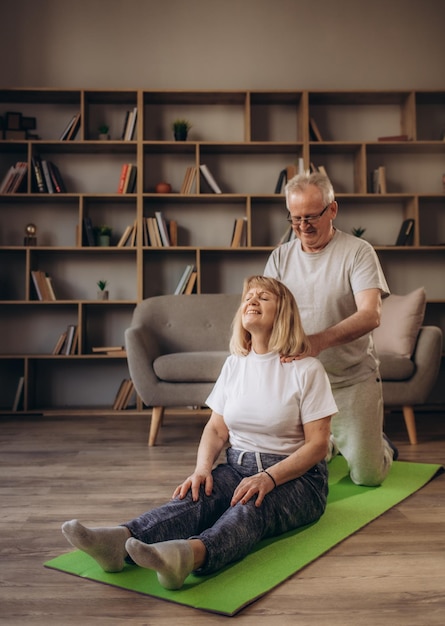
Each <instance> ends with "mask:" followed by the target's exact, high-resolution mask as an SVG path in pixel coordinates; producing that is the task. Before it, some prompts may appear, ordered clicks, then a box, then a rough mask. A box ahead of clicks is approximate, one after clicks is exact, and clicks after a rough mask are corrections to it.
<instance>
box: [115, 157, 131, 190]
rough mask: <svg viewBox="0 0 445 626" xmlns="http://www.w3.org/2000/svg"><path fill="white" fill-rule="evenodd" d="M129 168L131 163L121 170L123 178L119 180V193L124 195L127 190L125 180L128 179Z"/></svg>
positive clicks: (124, 165)
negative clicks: (125, 189)
mask: <svg viewBox="0 0 445 626" xmlns="http://www.w3.org/2000/svg"><path fill="white" fill-rule="evenodd" d="M128 168H129V163H124V164H123V165H122V169H121V177H120V179H119V185H118V188H117V193H124V188H125V180H126V178H127V172H128Z"/></svg>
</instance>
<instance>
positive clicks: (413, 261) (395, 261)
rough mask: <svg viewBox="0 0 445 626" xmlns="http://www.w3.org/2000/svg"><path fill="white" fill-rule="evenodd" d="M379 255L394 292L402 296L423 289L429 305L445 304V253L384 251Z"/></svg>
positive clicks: (379, 252)
mask: <svg viewBox="0 0 445 626" xmlns="http://www.w3.org/2000/svg"><path fill="white" fill-rule="evenodd" d="M377 254H378V256H379V258H380V261H381V264H382V268H383V272H384V274H385V276H386V280H387V282H388V285H389V288H390V290H391V291H392V292H394V293H397V294H400V295H403V294H406V293H409V292H411V291H413V290H414V289H417V288H418V287H422V286H423V287H425V291H426V296H427V300H428V301H430V300H440V301H442V302H445V282H444V280H443V267H444V250H439V249H437V248H426V249H425V248H409V249H407V250H404V249H403V248H393V249H388V248H385V249H378V250H377Z"/></svg>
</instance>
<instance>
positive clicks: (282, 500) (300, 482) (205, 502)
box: [123, 448, 328, 575]
mask: <svg viewBox="0 0 445 626" xmlns="http://www.w3.org/2000/svg"><path fill="white" fill-rule="evenodd" d="M283 458H285V457H284V456H281V455H276V454H264V453H255V452H243V451H240V450H233V449H232V448H229V449H228V450H227V463H223V464H221V465H218V466H217V467H215V468H214V470H213V472H212V474H213V492H212V495H211V496H206V495H205V493H204V490H203V487H202V486H201V493H200V497H199V500H198V501H197V502H193V500H192V498H191V493H190V492H189V493H188V494H187V496H186V497H185V498H184V499H183V500H179V499H178V498H175V499H174V500H170V502H167V503H166V504H164V505H163V506H161V507H159V508H156V509H153V510H151V511H147V512H146V513H143V514H142V515H140V516H139V517H137V518H135V519H133V520H131V521H130V522H127V523H125V524H123V526H125V527H126V528H128V530H129V531H130V532H131V534H132V535H133V537H136V539H139V540H140V541H142V542H144V543H156V542H159V541H169V540H171V539H200V540H201V541H202V542H203V543H204V545H205V547H206V549H207V560H206V562H205V564H204V565H203V566H202V567H201V568H200V569H199V570H198V571H197V572H196V573H198V574H203V575H204V574H210V573H213V572H216V571H218V570H219V569H221V568H222V567H224V566H225V565H227V564H228V563H231V562H233V561H236V560H238V559H241V558H243V557H244V556H246V555H247V554H248V553H249V552H250V551H251V550H252V548H253V547H254V546H255V545H256V544H257V543H258V542H259V541H261V540H262V539H265V538H266V537H274V536H276V535H280V534H282V533H285V532H287V531H289V530H293V529H295V528H298V527H300V526H305V525H306V524H310V523H311V522H314V521H316V520H317V519H319V517H321V515H322V514H323V513H324V510H325V508H326V498H327V494H328V479H327V466H326V463H325V462H324V461H322V462H321V463H318V464H317V465H315V466H314V467H313V468H311V469H310V470H309V471H308V472H306V474H304V475H303V476H300V477H299V478H295V479H294V480H291V481H288V482H287V483H284V484H283V485H279V486H278V487H276V488H275V489H273V490H272V491H271V492H270V493H268V494H267V495H266V497H265V499H264V501H263V503H262V504H261V506H260V507H256V506H255V501H254V499H251V500H249V502H247V503H246V504H241V503H238V504H237V505H235V506H234V507H231V506H230V501H231V499H232V495H233V492H234V491H235V488H236V487H237V485H238V484H239V483H240V482H241V480H242V479H243V478H245V477H246V476H252V475H253V474H257V473H258V472H259V471H261V470H262V469H267V468H268V467H270V466H272V465H274V464H275V463H277V462H278V461H281V460H282V459H283Z"/></svg>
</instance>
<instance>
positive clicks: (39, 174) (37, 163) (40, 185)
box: [31, 155, 47, 193]
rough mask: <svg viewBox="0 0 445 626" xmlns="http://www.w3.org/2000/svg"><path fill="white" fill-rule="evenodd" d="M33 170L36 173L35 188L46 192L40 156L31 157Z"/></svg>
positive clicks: (40, 191)
mask: <svg viewBox="0 0 445 626" xmlns="http://www.w3.org/2000/svg"><path fill="white" fill-rule="evenodd" d="M31 163H32V170H33V174H34V182H35V188H36V190H37V191H38V192H39V193H46V192H47V188H46V184H45V180H44V177H43V170H42V163H41V159H40V157H39V156H37V155H34V156H32V157H31Z"/></svg>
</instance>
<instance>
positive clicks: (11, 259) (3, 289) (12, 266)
mask: <svg viewBox="0 0 445 626" xmlns="http://www.w3.org/2000/svg"><path fill="white" fill-rule="evenodd" d="M25 277H26V254H25V251H24V250H11V249H8V248H4V249H2V250H0V301H1V302H5V301H7V300H22V301H23V300H26V279H25ZM0 353H1V350H0Z"/></svg>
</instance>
